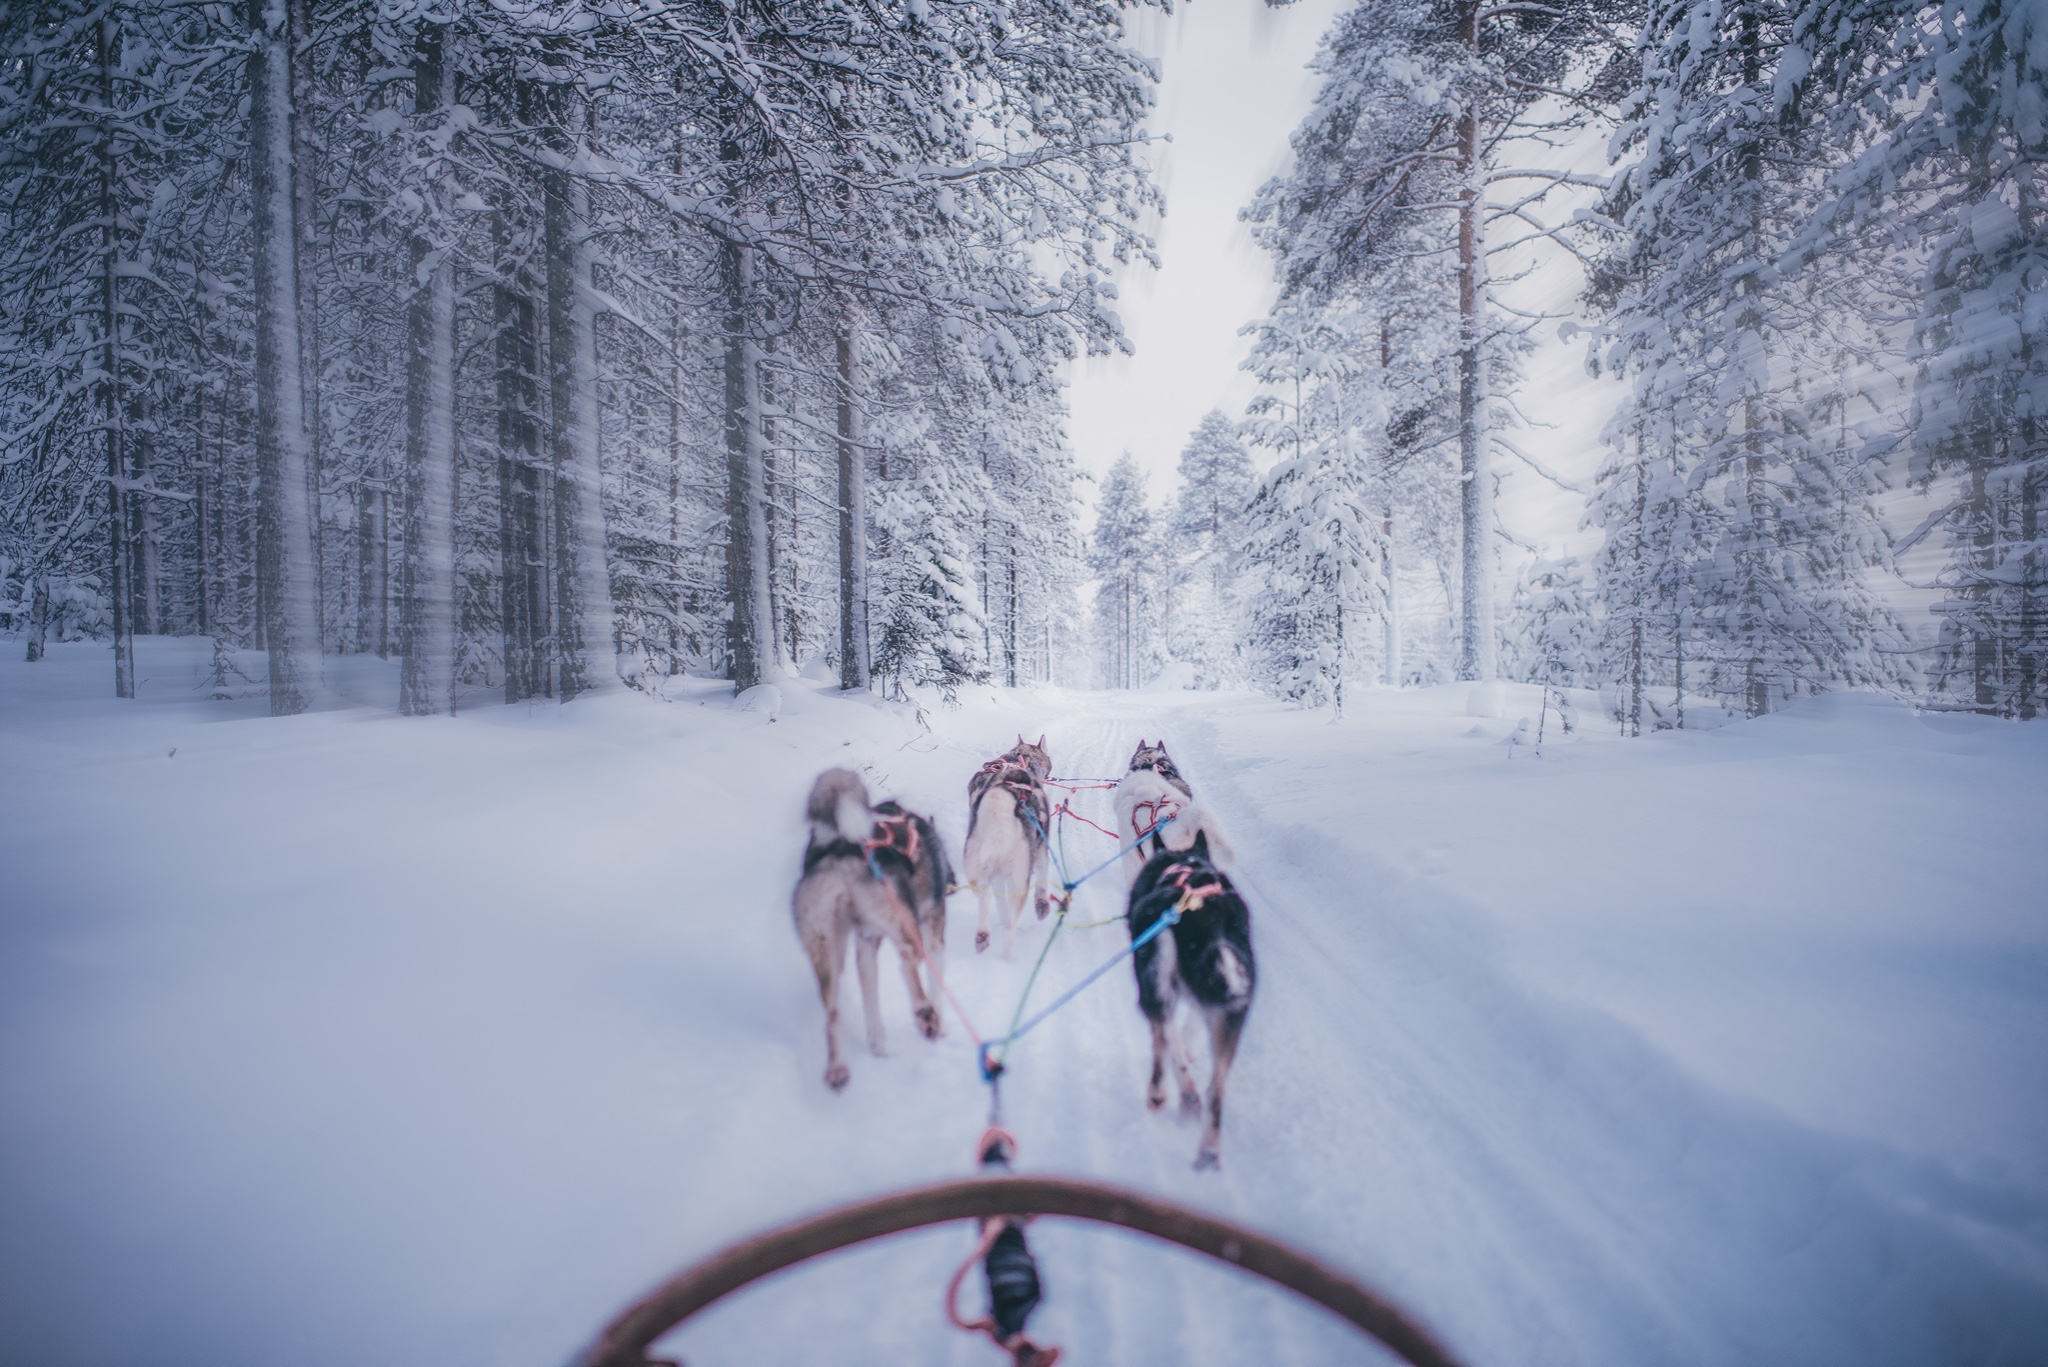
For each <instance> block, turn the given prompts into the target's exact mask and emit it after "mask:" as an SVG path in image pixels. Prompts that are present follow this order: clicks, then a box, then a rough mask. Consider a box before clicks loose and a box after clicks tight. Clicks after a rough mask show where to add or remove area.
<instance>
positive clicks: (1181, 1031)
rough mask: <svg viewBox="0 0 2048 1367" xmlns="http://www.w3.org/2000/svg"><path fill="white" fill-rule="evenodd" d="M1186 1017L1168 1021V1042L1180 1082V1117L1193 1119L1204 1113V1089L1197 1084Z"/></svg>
mask: <svg viewBox="0 0 2048 1367" xmlns="http://www.w3.org/2000/svg"><path fill="white" fill-rule="evenodd" d="M1188 1024H1189V1022H1188V1021H1187V1020H1186V1018H1184V1017H1180V1018H1176V1019H1174V1020H1172V1021H1169V1022H1168V1023H1167V1031H1166V1034H1167V1044H1168V1046H1169V1047H1170V1048H1171V1049H1172V1050H1173V1073H1174V1078H1175V1080H1177V1081H1178V1082H1179V1083H1180V1118H1181V1119H1182V1120H1193V1119H1194V1118H1195V1117H1197V1116H1199V1115H1200V1114H1201V1113H1202V1089H1201V1088H1200V1087H1197V1086H1196V1085H1195V1060H1194V1051H1193V1050H1191V1049H1189V1048H1188V1034H1187V1026H1188Z"/></svg>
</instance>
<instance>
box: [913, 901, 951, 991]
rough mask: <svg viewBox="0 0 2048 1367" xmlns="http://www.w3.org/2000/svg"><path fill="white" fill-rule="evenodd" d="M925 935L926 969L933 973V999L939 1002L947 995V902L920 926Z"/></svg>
mask: <svg viewBox="0 0 2048 1367" xmlns="http://www.w3.org/2000/svg"><path fill="white" fill-rule="evenodd" d="M918 930H919V933H920V934H922V935H923V936H924V965H925V971H926V972H928V973H929V974H930V975H931V980H932V989H931V994H930V995H931V999H932V1001H933V1002H935V1003H936V1002H937V1001H938V999H939V998H940V997H943V996H944V995H946V904H945V903H944V902H941V903H940V904H939V912H938V915H937V916H935V917H933V918H932V919H931V920H930V921H928V922H926V923H924V924H923V925H921V926H919V928H918Z"/></svg>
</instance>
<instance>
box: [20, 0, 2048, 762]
mask: <svg viewBox="0 0 2048 1367" xmlns="http://www.w3.org/2000/svg"><path fill="white" fill-rule="evenodd" d="M1162 7H1163V6H1162ZM1131 8H1134V7H1133V6H1127V5H1125V4H1121V3H1118V2H1117V0H1078V2H1077V0H1000V2H999V0H962V2H961V3H947V4H927V3H925V0H903V2H902V3H895V2H894V0H890V2H888V3H882V2H880V0H800V2H797V0H717V2H715V3H652V2H650V3H639V2H638V0H635V2H632V3H620V4H588V3H553V2H550V0H504V2H501V3H495V4H491V5H483V4H464V3H457V2H455V0H443V2H441V3H428V2H426V0H335V2H334V3H321V4H319V5H314V4H312V3H311V0H247V3H243V4H213V3H191V2H190V0H100V2H98V3H92V2H89V0H65V2H63V3H45V4H37V5H30V6H14V7H9V8H8V10H7V12H6V15H5V17H4V19H0V45H4V54H0V133H4V136H0V187H4V189H0V627H4V628H6V629H8V630H10V631H12V632H14V633H17V634H18V635H19V636H20V637H21V638H24V639H25V648H26V652H27V656H28V658H29V659H31V660H33V659H35V658H37V656H38V655H39V654H40V653H41V652H42V651H43V650H44V649H45V648H46V643H47V642H48V641H51V640H60V641H61V640H76V639H80V638H83V637H92V638H99V639H105V640H109V641H111V642H112V645H113V660H114V667H113V672H114V677H113V679H112V688H113V692H114V693H115V694H116V695H117V696H122V697H128V696H132V695H133V693H134V689H135V678H134V664H133V660H134V653H133V649H132V641H133V638H134V637H135V636H136V635H137V634H157V635H189V636H198V637H206V638H211V641H212V643H213V645H212V651H213V658H214V662H215V663H214V683H215V685H216V686H217V687H218V688H219V689H220V690H222V691H223V692H224V693H233V692H236V691H238V690H246V689H247V688H251V687H255V686H257V685H258V683H259V682H260V684H261V686H263V687H266V688H267V690H268V696H269V700H270V707H271V710H272V712H273V713H276V714H286V713H292V712H295V711H299V710H302V709H304V708H306V707H307V706H309V705H310V704H311V703H312V702H313V701H314V700H315V699H316V698H317V697H318V696H319V694H320V692H321V689H322V686H323V685H322V679H323V671H324V670H325V669H326V668H327V663H326V662H328V661H331V660H333V659H335V658H336V657H341V656H347V655H376V656H380V657H385V658H393V659H396V660H398V661H399V662H400V665H399V670H400V689H399V703H400V708H401V710H402V711H405V712H407V713H411V714H429V713H437V712H445V711H448V710H451V709H452V708H453V707H454V706H455V705H456V702H457V700H458V699H467V698H471V697H474V698H476V699H478V700H482V699H485V698H488V697H490V696H492V695H494V694H496V695H501V696H502V697H503V699H504V700H505V701H507V702H517V701H521V700H524V699H530V698H536V697H556V698H562V699H568V698H572V697H574V696H576V695H577V694H579V693H582V692H584V691H586V690H588V689H591V688H594V687H597V686H600V685H602V684H607V683H610V682H612V681H613V680H615V679H623V680H624V681H625V682H627V683H628V684H642V685H644V684H647V683H648V682H649V681H651V680H655V679H658V678H660V677H663V676H669V675H675V674H678V673H681V672H683V671H685V670H692V671H697V672H699V673H708V674H711V675H714V676H717V677H725V678H730V679H731V680H732V681H733V683H734V684H735V685H736V687H737V688H739V689H741V690H744V689H746V688H748V687H751V686H753V685H754V684H756V683H759V682H762V681H764V680H772V679H775V678H778V677H786V676H788V675H789V674H792V673H794V672H796V671H799V670H809V671H812V672H814V673H817V672H821V671H829V672H830V673H831V675H832V676H833V677H836V678H837V679H838V681H839V682H840V683H841V684H842V685H843V686H844V687H846V688H859V687H864V686H868V685H870V684H873V685H874V686H876V687H877V688H879V689H881V690H883V691H886V692H889V693H891V694H894V695H899V696H900V695H903V694H905V693H906V691H907V690H910V689H915V688H928V689H937V690H939V691H940V692H941V693H942V694H944V695H945V696H948V697H950V696H952V695H953V694H954V693H955V692H956V691H957V689H958V688H959V687H960V686H961V685H963V684H965V683H969V682H975V681H991V682H995V683H1006V684H1011V685H1016V684H1020V683H1033V682H1058V683H1066V684H1079V685H1087V684H1094V685H1099V686H1107V687H1131V686H1137V685H1142V684H1146V683H1149V682H1152V681H1155V680H1158V679H1160V678H1162V677H1170V678H1177V679H1179V680H1181V681H1182V682H1184V683H1185V684H1187V685H1189V686H1194V687H1208V688H1217V687H1243V686H1252V687H1257V688H1260V689H1263V690H1266V691H1269V692H1272V693H1275V694H1278V695H1280V696H1284V697H1289V698H1295V699H1299V700H1301V701H1302V702H1304V703H1308V704H1313V705H1322V704H1325V703H1330V704H1334V705H1335V706H1336V707H1337V708H1338V709H1339V710H1341V707H1342V701H1343V690H1344V686H1345V682H1346V680H1347V679H1348V680H1350V681H1351V682H1352V683H1353V684H1355V685H1394V686H1399V685H1403V684H1411V683H1432V682H1439V681H1446V680H1451V679H1472V680H1487V679H1493V678H1496V677H1499V678H1507V679H1514V680H1520V681H1525V682H1540V683H1543V684H1548V685H1555V686H1557V687H1558V688H1574V689H1598V690H1601V693H1602V696H1603V699H1604V700H1605V702H1606V705H1607V706H1608V708H1609V710H1610V712H1611V714H1612V715H1613V717H1614V719H1615V720H1616V721H1617V722H1618V723H1619V724H1620V725H1621V726H1622V728H1623V729H1624V730H1625V731H1628V732H1631V733H1633V732H1637V731H1641V730H1647V729H1653V728H1657V727H1662V726H1669V725H1681V726H1682V725H1684V724H1685V722H1684V719H1685V715H1686V709H1687V707H1688V706H1691V707H1693V708H1694V710H1695V715H1698V713H1699V712H1700V711H1701V710H1702V709H1707V710H1711V711H1713V712H1715V713H1717V714H1720V715H1737V716H1742V715H1748V716H1754V715H1759V714H1762V713H1766V712H1769V711H1772V710H1774V709H1776V708H1779V707H1781V706H1782V705H1783V704H1785V703H1786V702H1787V701H1789V700H1792V699H1794V698H1796V697H1798V696H1801V695H1804V694H1808V693H1813V692H1817V691H1822V690H1828V689H1833V688H1842V687H1849V688H1876V689H1880V690H1891V691H1902V692H1910V693H1913V694H1916V695H1918V696H1919V697H1920V699H1921V701H1922V703H1923V704H1924V705H1926V706H1930V707H1938V708H1958V709H1967V710H1975V711H1981V712H1990V713H1996V714H1999V715H2004V716H2012V717H2031V716H2034V715H2036V714H2037V713H2038V712H2039V710H2040V708H2041V706H2042V701H2043V698H2042V695H2043V690H2044V688H2048V682H2044V677H2043V671H2044V658H2043V652H2044V649H2048V543H2044V536H2048V533H2044V530H2043V528H2042V511H2043V506H2044V503H2048V221H2044V218H2043V213H2044V207H2048V206H2044V200H2043V193H2044V192H2043V187H2042V185H2041V183H2040V181H2039V176H2040V169H2039V168H2040V167H2041V166H2042V165H2043V164H2044V159H2048V16H2044V15H2043V13H2042V11H2041V9H2040V7H2039V6H2038V5H2035V4H2029V3H2025V0H1941V3H1934V4H1927V3H1912V4H1904V3H1890V2H1889V0H1855V2H1854V3H1850V2H1849V0H1783V2H1782V3H1781V2H1779V0H1755V2H1753V3H1751V2H1748V0H1668V3H1667V2H1663V0H1660V2H1658V3H1651V4H1647V5H1645V4H1642V3H1639V2H1638V0H1627V2H1626V3H1603V2H1601V0H1561V3H1553V2H1552V0H1542V2H1541V3H1527V2H1525V0H1503V2H1500V3H1485V2H1483V0H1369V3H1360V4H1358V5H1355V6H1353V7H1352V8H1351V9H1349V10H1348V12H1345V13H1343V14H1342V15H1341V17H1340V18H1339V19H1338V21H1337V22H1336V23H1335V25H1334V26H1333V27H1332V28H1331V29H1330V31H1329V32H1327V33H1326V34H1325V35H1324V37H1323V42H1322V47H1321V50H1320V53H1319V56H1318V57H1317V59H1316V62H1315V71H1314V79H1316V80H1318V81H1319V82H1320V94H1319V95H1318V97H1317V99H1316V102H1315V105H1314V108H1313V112H1312V113H1311V115H1310V116H1309V117H1308V119H1307V120H1306V121H1305V122H1304V123H1303V124H1302V125H1301V126H1300V127H1299V128H1298V130H1297V131H1296V132H1295V135H1294V138H1293V143H1292V149H1291V153H1292V154H1291V158H1290V160H1289V169H1287V170H1286V172H1285V173H1284V174H1282V175H1280V176H1278V177H1276V178H1275V179H1273V180H1272V181H1271V182H1270V183H1269V184H1267V185H1266V187H1265V188H1264V189H1263V190H1262V191H1261V192H1260V193H1259V194H1258V196H1257V197H1256V199H1255V200H1254V201H1253V202H1252V203H1251V204H1249V205H1247V206H1246V207H1245V209H1244V215H1243V216H1244V218H1245V220H1246V221H1247V222H1248V223H1249V224H1250V225H1251V228H1252V231H1253V232H1254V234H1255V236H1256V238H1257V241H1258V243H1259V244H1260V246H1261V247H1262V248H1263V249H1264V251H1265V252H1266V253H1268V254H1269V256H1270V259H1271V263H1272V265H1273V267H1274V270H1275V272H1276V276H1277V280H1278V282H1279V293H1278V296H1277V300H1276V302H1275V303H1274V305H1273V307H1272V309H1271V312H1270V313H1269V315H1268V316H1266V317H1264V318H1262V319H1259V320H1257V321H1256V322H1254V323H1252V324H1249V325H1248V326H1247V329H1246V332H1245V334H1244V335H1245V339H1246V342H1245V345H1246V350H1247V359H1246V362H1245V364H1246V365H1247V366H1248V367H1250V368H1251V369H1252V370H1253V371H1255V373H1256V375H1257V377H1258V378H1259V380H1260V381H1261V382H1262V383H1263V385H1264V390H1263V392H1262V395H1261V397H1260V398H1259V399H1258V400H1256V401H1255V402H1254V403H1253V404H1252V405H1251V407H1250V409H1249V411H1247V412H1243V413H1240V414H1235V415H1233V414H1229V413H1224V412H1221V411H1218V412H1215V413H1212V414H1211V415H1210V416H1209V417H1208V418H1206V419H1205V420H1204V421H1203V422H1202V424H1201V425H1200V427H1199V428H1198V429H1197V430H1196V431H1195V432H1193V433H1192V434H1191V435H1190V437H1189V438H1188V442H1187V447H1186V452H1185V455H1184V457H1183V460H1182V463H1181V468H1180V472H1179V473H1180V478H1179V485H1178V487H1177V488H1176V489H1173V490H1168V491H1164V495H1165V496H1164V501H1163V503H1161V504H1159V505H1156V506H1155V504H1154V503H1153V502H1152V500H1151V498H1150V496H1149V491H1148V490H1147V488H1146V481H1145V478H1144V473H1143V471H1142V470H1140V469H1139V468H1138V467H1137V466H1136V465H1135V464H1134V463H1131V462H1128V461H1127V462H1124V463H1122V464H1119V465H1118V466H1116V467H1115V468H1113V469H1111V470H1110V471H1109V473H1108V475H1107V476H1106V478H1104V479H1103V480H1102V481H1101V482H1100V485H1099V488H1098V489H1096V490H1095V491H1094V494H1093V495H1092V502H1093V504H1094V508H1093V521H1092V527H1091V524H1090V522H1089V518H1088V510H1087V509H1086V507H1085V506H1084V499H1083V497H1082V495H1083V494H1084V492H1086V490H1085V485H1086V484H1087V483H1088V482H1089V481H1088V477H1087V476H1085V475H1084V474H1083V473H1082V471H1081V470H1080V469H1079V467H1078V466H1077V464H1076V462H1075V460H1074V458H1073V455H1072V452H1071V450H1070V446H1069V442H1068V438H1067V433H1066V430H1065V427H1066V418H1067V415H1066V406H1065V405H1066V401H1065V388H1064V386H1065V383H1066V381H1065V379H1064V375H1065V374H1066V370H1067V367H1068V366H1069V365H1070V364H1071V363H1072V362H1074V361H1075V359H1076V358H1077V357H1080V356H1083V355H1086V354H1102V353H1114V352H1116V351H1117V350H1119V349H1121V348H1125V347H1127V346H1128V343H1127V341H1126V339H1125V337H1124V334H1123V331H1122V325H1121V323H1120V321H1119V317H1118V313H1117V307H1116V302H1115V301H1116V294H1117V291H1116V281H1117V280H1118V279H1119V278H1121V277H1123V276H1125V275H1126V274H1127V273H1128V272H1130V271H1134V270H1138V271H1142V270H1144V269H1146V268H1147V263H1148V262H1149V261H1152V260H1154V259H1155V257H1156V247H1155V243H1154V238H1153V235H1152V230H1153V224H1154V222H1155V220H1156V216H1157V214H1158V213H1159V212H1160V211H1161V210H1162V208H1163V207H1164V198H1163V195H1162V193H1161V190H1160V187H1159V184H1158V182H1157V178H1156V176H1155V175H1154V174H1153V172H1152V169H1151V164H1150V162H1149V160H1148V149H1147V143H1148V131H1147V119H1148V115H1149V113H1150V111H1151V110H1152V108H1153V105H1154V102H1155V86H1156V84H1157V82H1158V79H1159V70H1158V64H1157V63H1156V61H1154V60H1153V59H1150V58H1148V57H1145V56H1143V55H1141V54H1140V53H1139V51H1138V50H1137V49H1136V47H1135V46H1134V45H1133V44H1132V42H1131V41H1130V38H1129V34H1128V33H1127V27H1126V26H1127V23H1128V21H1129V18H1130V16H1129V14H1128V13H1127V10H1129V9H1131ZM1589 148H1590V149H1593V152H1594V154H1593V155H1590V156H1588V155H1584V153H1585V151H1586V149H1589ZM1532 252H1536V253H1548V254H1552V255H1555V256H1557V257H1559V258H1560V259H1565V260H1568V261H1569V262H1571V263H1572V264H1573V266H1574V268H1575V270H1576V271H1577V273H1578V279H1579V282H1580V288H1579V293H1578V295H1577V297H1576V299H1575V300H1573V301H1572V304H1571V307H1570V308H1569V309H1568V310H1565V311H1558V310H1531V309H1527V308H1523V307H1520V306H1518V305H1517V304H1515V303H1514V302H1513V301H1512V300H1511V299H1510V298H1509V297H1508V295H1509V293H1510V292H1511V291H1510V290H1509V288H1508V287H1509V286H1511V285H1512V283H1513V280H1514V278H1515V275H1516V272H1518V271H1526V270H1527V269H1528V266H1527V262H1528V261H1529V260H1530V254H1531V253H1532ZM1561 336H1562V337H1566V338H1569V339H1572V341H1573V342H1574V344H1576V345H1583V347H1584V350H1585V365H1586V367H1587V368H1588V369H1589V371H1591V372H1592V373H1594V374H1598V375H1601V376H1605V377H1609V378H1611V379H1612V381H1613V382H1614V383H1613V394H1614V396H1615V404H1614V411H1613V413H1612V415H1611V418H1610V419H1609V421H1608V422H1607V425H1606V437H1605V448H1604V451H1603V452H1602V453H1601V454H1600V455H1599V456H1598V458H1597V474H1596V475H1595V476H1594V477H1593V478H1592V479H1591V480H1589V481H1581V480H1574V479H1573V478H1571V477H1570V476H1569V475H1568V474H1565V473H1560V465H1561V464H1563V463H1566V462H1561V461H1560V460H1559V459H1558V455H1559V453H1554V452H1548V451H1546V450H1545V449H1544V441H1543V434H1542V433H1541V432H1540V431H1537V430H1534V429H1532V428H1531V427H1530V426H1529V425H1528V424H1526V423H1524V422H1523V421H1522V418H1521V409H1520V405H1519V404H1518V394H1519V386H1520V385H1521V384H1522V374H1523V362H1524V359H1525V358H1526V357H1527V355H1528V354H1529V353H1530V352H1531V350H1532V348H1534V347H1536V346H1538V345H1541V344H1555V343H1556V341H1557V339H1558V338H1559V337H1561ZM1571 454H1572V455H1573V456H1574V458H1575V459H1576V460H1577V461H1578V463H1581V464H1587V463H1586V461H1585V460H1584V458H1583V453H1571ZM1509 466H1516V467H1520V468H1526V469H1528V470H1532V471H1534V472H1536V473H1537V474H1538V475H1539V476H1541V477H1542V478H1543V479H1545V480H1548V481H1552V482H1553V483H1555V484H1556V485H1558V487H1560V488H1562V489H1566V490H1569V491H1570V492H1571V493H1572V494H1573V495H1574V496H1575V497H1578V498H1580V499H1582V500H1583V507H1584V514H1583V517H1584V523H1583V527H1584V530H1586V531H1587V532H1589V533H1597V539H1596V541H1590V542H1588V543H1587V544H1589V545H1593V546H1595V548H1594V549H1590V550H1588V551H1586V552H1585V553H1583V554H1563V553H1560V552H1559V550H1558V549H1557V547H1555V546H1553V545H1549V544H1545V543H1542V542H1539V541H1532V540H1530V539H1528V538H1527V537H1525V536H1522V535H1520V534H1518V533H1517V532H1516V531H1515V530H1514V528H1513V527H1512V526H1511V525H1509V521H1508V520H1506V519H1504V518H1503V516H1502V514H1501V510H1500V509H1499V508H1498V507H1497V506H1496V498H1495V493H1496V484H1497V482H1498V480H1499V476H1500V472H1501V471H1502V470H1503V469H1504V468H1507V467H1509ZM1587 468H1593V465H1592V464H1587ZM1915 500H1917V501H1915ZM1902 507H1910V508H1911V509H1912V510H1913V511H1914V512H1915V514H1916V515H1915V516H1913V517H1912V518H1911V519H1910V520H1907V519H1905V518H1903V517H1902V515H1901V514H1900V511H1899V510H1900V509H1901V508H1902ZM1923 509H1924V511H1923ZM1916 595H1917V596H1916ZM1091 605H1092V607H1091Z"/></svg>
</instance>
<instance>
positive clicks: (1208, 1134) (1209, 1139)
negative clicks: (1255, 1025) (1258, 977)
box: [1195, 1011, 1245, 1172]
mask: <svg viewBox="0 0 2048 1367" xmlns="http://www.w3.org/2000/svg"><path fill="white" fill-rule="evenodd" d="M1244 1016H1245V1013H1244V1012H1242V1011H1219V1012H1217V1013H1216V1014H1215V1015H1214V1016H1213V1017H1212V1018H1211V1020H1210V1022H1209V1048H1210V1052H1211V1053H1212V1054H1213V1055H1214V1058H1213V1060H1212V1062H1211V1065H1210V1073H1209V1123H1208V1125H1207V1127H1205V1128H1204V1129H1203V1131H1202V1147H1201V1148H1200V1149H1199V1150H1197V1151H1196V1153H1195V1170H1196V1171H1197V1172H1199V1171H1201V1170H1202V1169H1203V1168H1213V1167H1218V1166H1220V1165H1221V1162H1222V1160H1221V1158H1220V1157H1219V1156H1218V1151H1219V1150H1220V1149H1221V1148H1222V1145H1223V1084H1224V1082H1225V1080H1226V1079H1228V1078H1229V1076H1230V1063H1231V1060H1232V1059H1234V1058H1236V1057H1237V1041H1238V1038H1239V1037H1240V1036H1241V1035H1243V1034H1244Z"/></svg>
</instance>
